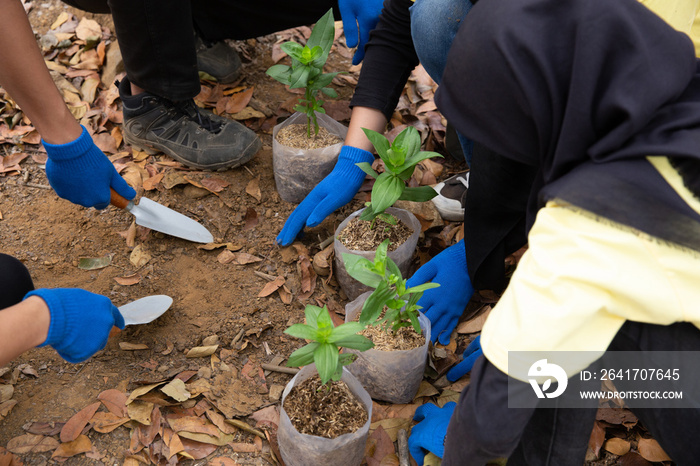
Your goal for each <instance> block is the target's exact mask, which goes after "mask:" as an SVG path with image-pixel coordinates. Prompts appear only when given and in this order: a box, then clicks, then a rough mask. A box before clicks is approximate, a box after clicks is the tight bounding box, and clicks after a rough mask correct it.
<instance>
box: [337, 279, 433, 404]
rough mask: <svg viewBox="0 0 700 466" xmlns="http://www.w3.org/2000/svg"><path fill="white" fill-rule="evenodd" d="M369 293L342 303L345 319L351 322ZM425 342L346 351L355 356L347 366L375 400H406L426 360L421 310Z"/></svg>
mask: <svg viewBox="0 0 700 466" xmlns="http://www.w3.org/2000/svg"><path fill="white" fill-rule="evenodd" d="M370 294H371V292H366V293H364V294H362V295H361V296H360V297H358V298H357V299H356V300H354V301H352V302H350V303H348V304H347V305H346V306H345V321H346V322H351V321H353V320H355V319H356V318H357V316H358V315H359V314H360V312H361V311H362V305H363V304H364V302H365V300H366V299H367V297H368V296H369V295H370ZM418 322H419V323H420V326H421V330H422V332H423V335H424V336H425V344H424V345H423V346H421V347H419V348H415V349H412V350H402V351H381V350H377V349H374V348H372V349H368V350H367V351H355V350H346V351H347V352H350V353H354V354H356V355H357V359H356V360H355V362H353V363H352V364H350V365H349V366H347V369H348V370H349V371H350V372H352V374H353V375H354V376H355V377H357V380H359V381H360V383H361V384H362V386H363V387H365V390H367V391H368V392H369V394H370V396H371V397H372V398H373V399H375V400H381V401H388V402H390V403H399V404H403V403H410V402H411V401H412V400H413V398H414V397H415V396H416V393H418V388H419V387H420V383H421V380H423V372H424V371H425V364H426V362H427V361H428V345H429V343H430V330H431V329H430V320H428V318H427V317H425V315H424V314H423V313H420V315H419V317H418Z"/></svg>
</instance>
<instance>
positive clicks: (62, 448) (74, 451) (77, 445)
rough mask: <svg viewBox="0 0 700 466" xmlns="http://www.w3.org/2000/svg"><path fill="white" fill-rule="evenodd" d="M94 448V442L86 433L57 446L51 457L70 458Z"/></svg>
mask: <svg viewBox="0 0 700 466" xmlns="http://www.w3.org/2000/svg"><path fill="white" fill-rule="evenodd" d="M90 450H92V442H91V441H90V439H89V438H88V437H87V436H86V435H81V436H79V437H78V438H76V439H75V440H73V441H72V442H67V443H62V444H60V445H59V446H58V448H56V450H55V451H54V452H53V454H52V455H51V458H70V457H71V456H75V455H79V454H81V453H87V452H88V451H90Z"/></svg>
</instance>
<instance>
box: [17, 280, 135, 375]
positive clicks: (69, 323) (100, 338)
mask: <svg viewBox="0 0 700 466" xmlns="http://www.w3.org/2000/svg"><path fill="white" fill-rule="evenodd" d="M30 296H38V297H40V298H41V299H43V300H44V302H45V303H46V305H47V306H48V307H49V312H50V313H51V324H50V325H49V335H48V337H47V338H46V341H45V342H44V343H43V344H41V345H39V346H46V345H49V346H52V347H53V349H55V350H56V352H58V354H59V355H61V357H62V358H63V359H65V360H66V361H68V362H72V363H76V362H82V361H85V360H86V359H88V358H89V357H90V356H92V355H93V354H95V353H96V352H98V351H99V350H101V349H102V348H104V347H105V345H106V344H107V338H108V337H109V332H110V331H111V330H112V326H114V325H116V326H117V327H119V328H122V329H123V328H124V318H123V317H122V315H121V313H120V312H119V309H117V308H116V307H115V306H114V305H113V304H112V301H110V300H109V298H107V297H106V296H102V295H98V294H94V293H90V292H89V291H85V290H81V289H78V288H53V289H47V288H42V289H39V290H34V291H30V292H29V293H27V295H26V296H25V297H24V299H27V298H28V297H30Z"/></svg>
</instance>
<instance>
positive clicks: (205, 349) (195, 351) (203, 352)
mask: <svg viewBox="0 0 700 466" xmlns="http://www.w3.org/2000/svg"><path fill="white" fill-rule="evenodd" d="M218 348H219V345H210V346H195V347H194V348H192V349H190V350H189V351H188V352H187V354H186V355H185V357H187V358H203V357H206V356H211V355H212V354H214V353H215V352H216V350H217V349H218Z"/></svg>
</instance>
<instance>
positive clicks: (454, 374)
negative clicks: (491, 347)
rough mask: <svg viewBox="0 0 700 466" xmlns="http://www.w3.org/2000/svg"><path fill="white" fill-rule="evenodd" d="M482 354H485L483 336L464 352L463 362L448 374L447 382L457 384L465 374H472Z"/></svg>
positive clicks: (476, 339) (470, 344)
mask: <svg viewBox="0 0 700 466" xmlns="http://www.w3.org/2000/svg"><path fill="white" fill-rule="evenodd" d="M482 354H484V352H483V351H481V335H479V336H477V337H476V338H475V339H474V340H473V341H472V342H471V343H469V346H467V349H465V350H464V353H463V354H462V362H460V363H459V364H457V365H456V366H455V367H453V368H452V369H450V370H449V371H448V372H447V380H449V381H450V382H456V381H457V380H459V379H461V378H462V377H463V376H464V375H465V374H467V373H468V372H471V370H472V367H474V363H475V362H476V360H477V359H479V357H480V356H481V355H482Z"/></svg>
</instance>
